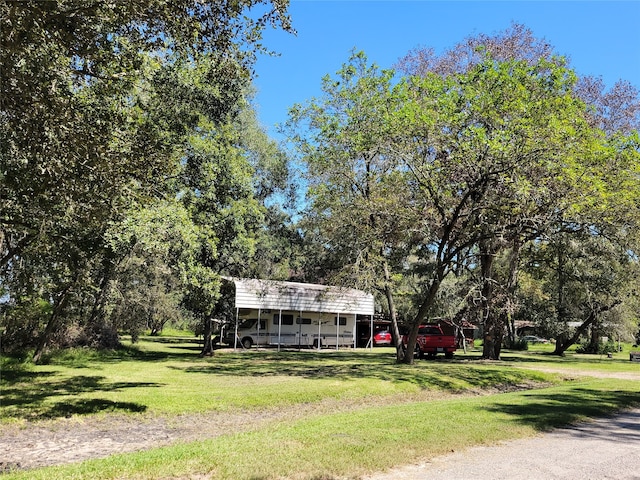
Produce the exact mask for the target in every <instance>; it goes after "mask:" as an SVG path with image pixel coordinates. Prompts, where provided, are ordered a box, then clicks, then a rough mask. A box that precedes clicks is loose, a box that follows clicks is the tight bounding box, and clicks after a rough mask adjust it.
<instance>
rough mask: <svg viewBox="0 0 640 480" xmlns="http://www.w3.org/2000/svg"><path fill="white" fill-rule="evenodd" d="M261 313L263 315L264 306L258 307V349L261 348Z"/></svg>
mask: <svg viewBox="0 0 640 480" xmlns="http://www.w3.org/2000/svg"><path fill="white" fill-rule="evenodd" d="M261 315H262V308H259V309H258V329H257V330H256V331H257V332H258V338H257V339H256V350H260V320H261V319H262V317H261Z"/></svg>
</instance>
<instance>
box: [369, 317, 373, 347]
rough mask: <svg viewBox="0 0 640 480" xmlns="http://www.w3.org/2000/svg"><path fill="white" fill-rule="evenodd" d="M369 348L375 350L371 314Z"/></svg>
mask: <svg viewBox="0 0 640 480" xmlns="http://www.w3.org/2000/svg"><path fill="white" fill-rule="evenodd" d="M369 350H371V351H373V315H371V326H370V327H369Z"/></svg>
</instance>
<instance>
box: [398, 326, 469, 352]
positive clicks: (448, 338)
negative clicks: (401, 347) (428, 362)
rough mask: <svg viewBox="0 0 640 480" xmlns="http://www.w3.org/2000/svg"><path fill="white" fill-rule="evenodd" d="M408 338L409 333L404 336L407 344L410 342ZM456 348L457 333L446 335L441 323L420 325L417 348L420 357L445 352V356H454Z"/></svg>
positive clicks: (403, 339) (404, 341)
mask: <svg viewBox="0 0 640 480" xmlns="http://www.w3.org/2000/svg"><path fill="white" fill-rule="evenodd" d="M407 340H408V335H405V336H404V337H403V338H402V342H403V343H404V344H405V346H406V345H407V343H408V342H407ZM456 348H457V341H456V337H455V335H445V334H444V333H442V329H441V328H440V325H437V324H428V325H420V327H419V330H418V338H417V340H416V350H415V353H416V354H417V355H418V357H419V358H423V357H424V356H425V355H426V356H427V357H429V358H433V357H435V356H436V355H437V354H438V353H444V356H445V358H453V352H455V351H456Z"/></svg>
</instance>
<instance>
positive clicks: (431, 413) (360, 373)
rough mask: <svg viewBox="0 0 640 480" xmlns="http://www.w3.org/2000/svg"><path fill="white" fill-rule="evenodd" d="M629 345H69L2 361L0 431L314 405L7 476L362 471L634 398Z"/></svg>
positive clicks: (520, 432) (526, 431) (270, 475)
mask: <svg viewBox="0 0 640 480" xmlns="http://www.w3.org/2000/svg"><path fill="white" fill-rule="evenodd" d="M628 349H629V347H628V346H627V347H626V349H625V350H623V351H622V352H620V353H616V354H614V355H613V358H607V357H606V356H602V357H600V356H595V357H594V356H587V355H577V354H575V353H570V354H569V355H567V356H566V357H564V358H556V357H553V356H550V355H548V352H549V351H551V350H552V346H550V345H543V346H536V347H535V348H532V349H531V350H530V351H528V352H505V353H504V355H503V360H502V361H500V362H485V361H481V360H480V359H479V355H480V352H479V351H471V352H468V353H467V354H462V353H461V354H459V355H456V358H455V359H454V360H444V359H438V360H436V361H417V362H416V365H413V366H407V365H395V364H394V352H393V350H391V349H386V348H379V349H374V350H373V351H370V350H343V351H339V352H335V351H322V352H316V351H304V350H303V351H300V352H297V351H293V352H276V351H273V350H265V349H262V350H259V351H258V350H252V351H250V352H243V351H237V352H234V351H232V350H219V351H217V352H216V355H215V356H213V357H211V358H200V357H198V355H197V354H198V351H199V347H198V345H197V344H196V343H194V341H193V340H192V339H189V338H171V337H170V338H167V337H163V338H145V339H143V341H142V342H140V343H139V344H136V345H135V346H131V345H128V346H127V348H125V349H123V350H121V351H118V352H109V353H104V352H103V353H95V352H91V351H84V350H77V351H73V352H68V353H66V354H64V355H57V356H54V357H52V358H49V359H48V362H47V364H45V365H40V366H34V365H32V364H30V363H28V362H21V361H19V360H15V359H7V358H3V359H2V378H1V382H2V384H1V387H2V390H1V392H2V400H1V404H0V418H1V419H2V420H1V421H0V428H2V425H5V427H8V426H11V427H15V426H16V425H18V426H24V427H25V428H26V427H28V426H29V425H31V423H32V422H41V421H46V422H48V423H51V422H54V423H55V421H56V419H59V418H63V417H65V418H68V417H79V418H82V419H84V421H85V423H86V422H87V421H90V419H91V418H101V417H105V416H108V415H110V414H112V413H114V412H115V413H120V414H122V413H124V414H126V415H130V416H131V417H132V419H134V420H135V419H144V418H149V417H154V416H177V415H188V414H207V413H211V414H220V413H223V414H225V415H234V414H236V413H239V412H247V411H250V412H255V413H256V415H260V414H261V412H268V411H273V410H285V411H287V409H288V411H291V412H292V413H293V412H295V411H296V409H301V408H302V407H304V408H306V409H307V410H309V411H311V412H312V413H310V414H309V415H304V416H300V415H293V414H292V415H291V418H290V419H288V420H286V421H279V422H277V423H273V424H268V425H267V426H265V427H259V428H254V429H250V430H247V431H240V432H229V433H228V434H225V435H222V436H218V437H216V438H211V439H203V440H202V441H197V442H188V443H180V444H177V445H173V446H169V447H163V448H156V449H153V450H148V451H145V452H140V453H132V454H121V455H114V456H112V457H109V458H107V459H102V460H91V461H86V462H83V463H80V464H73V465H67V466H61V467H50V468H43V469H36V470H31V471H28V472H14V473H9V474H5V475H2V478H3V480H4V479H5V478H6V479H14V478H15V479H18V478H20V479H22V478H25V479H26V478H29V479H32V478H33V479H37V478H42V479H45V478H46V479H58V478H59V479H68V478H136V479H143V478H149V479H152V478H191V477H194V478H196V477H197V476H198V475H203V476H204V478H209V477H210V478H216V479H256V480H257V479H265V480H266V479H276V478H296V479H298V478H299V479H315V480H319V479H325V480H328V479H333V478H358V476H360V475H363V474H366V473H370V472H373V471H378V470H383V469H386V468H389V467H391V466H393V465H401V464H407V463H410V462H414V461H417V460H419V459H424V458H429V457H432V456H434V455H438V454H442V453H445V452H450V451H451V450H458V449H461V448H464V447H468V446H472V445H477V444H489V443H492V442H496V441H499V440H503V439H509V438H519V437H523V436H530V435H535V434H536V433H537V432H540V431H545V430H548V429H550V428H553V427H556V426H561V425H565V424H567V423H572V422H576V421H579V420H582V419H585V418H588V417H595V416H601V415H605V414H607V413H610V412H613V411H616V410H619V409H621V408H625V407H628V406H631V405H637V404H638V403H637V402H638V401H639V400H640V398H639V397H638V394H637V392H638V391H640V380H638V379H640V364H638V363H632V362H629V361H628V358H629V355H628ZM625 376H629V378H625ZM614 377H617V378H614ZM197 478H200V477H197Z"/></svg>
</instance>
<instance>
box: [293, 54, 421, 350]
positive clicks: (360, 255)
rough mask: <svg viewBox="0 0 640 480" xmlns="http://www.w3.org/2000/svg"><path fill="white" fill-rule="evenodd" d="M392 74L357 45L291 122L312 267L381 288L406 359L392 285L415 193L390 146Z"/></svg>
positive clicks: (332, 278) (394, 105) (394, 106)
mask: <svg viewBox="0 0 640 480" xmlns="http://www.w3.org/2000/svg"><path fill="white" fill-rule="evenodd" d="M393 75H394V72H393V71H391V70H380V69H379V68H378V67H377V66H375V65H369V64H368V62H367V58H366V56H365V55H364V54H363V53H361V52H360V53H356V52H354V53H353V54H352V56H351V58H350V60H349V62H348V63H347V64H345V65H343V67H342V69H341V70H340V71H339V72H338V73H337V75H336V77H335V78H334V77H331V76H326V77H324V78H323V79H322V90H323V97H322V98H320V99H314V100H311V101H310V102H308V104H306V105H304V106H303V105H296V106H294V107H293V108H292V109H291V112H290V113H291V117H290V122H289V125H288V126H289V128H290V129H291V130H290V134H291V138H292V139H293V140H294V141H295V142H296V144H297V146H298V148H299V152H300V154H301V159H302V161H303V162H304V164H305V167H306V177H305V178H306V181H307V182H308V195H307V197H308V209H307V210H306V212H305V216H304V219H303V220H302V222H301V225H302V227H303V229H304V232H305V237H306V240H307V241H308V242H309V244H310V245H313V248H312V250H311V252H310V254H311V255H312V257H313V259H314V263H315V265H314V266H313V267H312V268H311V269H310V271H307V272H306V274H307V275H308V276H309V277H311V278H312V279H313V280H316V281H326V282H331V283H339V284H347V285H351V286H355V287H359V288H363V289H366V290H369V291H376V292H378V293H379V294H380V296H381V298H382V299H384V303H386V306H387V311H388V312H389V314H390V317H391V320H392V325H393V329H394V331H395V332H394V333H395V335H394V338H395V340H396V348H397V354H398V358H399V359H401V358H402V356H403V352H402V349H401V343H400V335H399V333H398V325H397V316H396V308H395V302H394V296H393V290H394V283H395V282H396V281H397V280H398V279H397V278H395V277H396V275H399V274H400V273H401V271H400V267H399V265H400V264H401V262H402V260H403V259H404V258H406V255H407V252H406V251H405V247H406V246H408V245H409V244H408V242H407V233H408V232H409V231H410V223H409V222H410V219H409V218H408V217H407V216H406V215H405V213H404V212H405V209H406V207H405V206H406V205H407V204H408V203H409V202H410V201H411V199H410V197H409V196H408V193H409V192H408V190H407V189H406V188H405V185H406V174H405V173H403V172H401V171H400V169H399V168H398V163H397V157H396V156H395V155H394V152H393V151H392V149H391V139H392V138H393V137H394V136H395V135H396V134H397V132H395V131H394V128H395V125H394V122H393V121H392V116H393V115H394V112H396V111H397V110H398V109H399V108H400V103H399V100H400V99H399V98H398V97H395V96H394V95H393V88H392V80H393ZM304 125H308V129H306V128H305V127H304Z"/></svg>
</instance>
